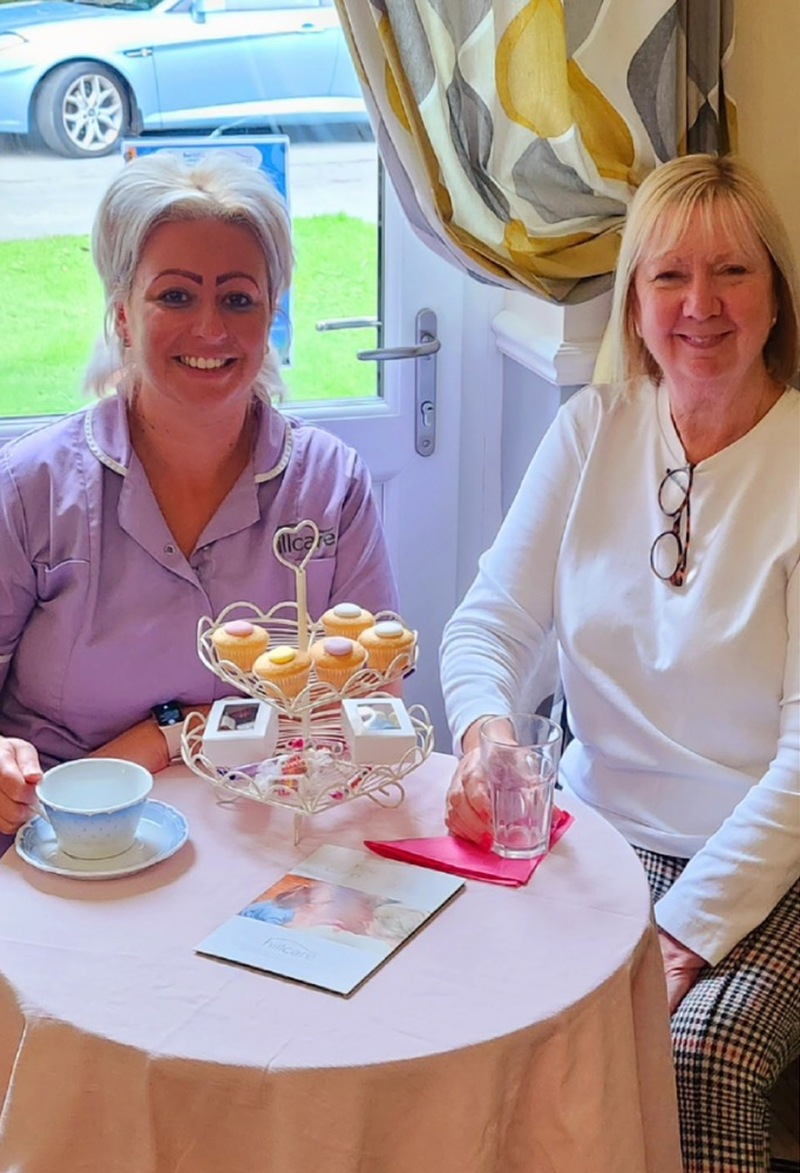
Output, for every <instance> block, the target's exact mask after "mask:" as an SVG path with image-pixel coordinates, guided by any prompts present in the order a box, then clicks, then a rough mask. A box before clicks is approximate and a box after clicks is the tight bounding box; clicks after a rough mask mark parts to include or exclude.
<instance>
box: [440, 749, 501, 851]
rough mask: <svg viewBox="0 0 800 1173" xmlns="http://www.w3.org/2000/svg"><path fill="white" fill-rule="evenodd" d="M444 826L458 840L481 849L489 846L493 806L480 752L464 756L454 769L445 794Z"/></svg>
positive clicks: (468, 753)
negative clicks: (470, 843)
mask: <svg viewBox="0 0 800 1173" xmlns="http://www.w3.org/2000/svg"><path fill="white" fill-rule="evenodd" d="M445 823H446V824H447V829H448V831H449V832H450V834H451V835H455V836H457V837H458V838H459V839H468V840H470V841H471V842H472V843H477V844H478V846H479V847H484V848H489V847H491V845H492V841H493V835H492V803H491V798H490V795H489V785H488V783H487V781H486V778H485V777H484V774H483V770H482V768H481V751H480V749H479V748H475V749H471V750H469V751H468V752H467V753H465V754H464V756H463V758H462V759H461V761H460V762H459V763H458V766H457V767H456V771H455V773H454V774H453V779H452V781H451V783H450V787H449V789H448V791H447V803H446V809H445Z"/></svg>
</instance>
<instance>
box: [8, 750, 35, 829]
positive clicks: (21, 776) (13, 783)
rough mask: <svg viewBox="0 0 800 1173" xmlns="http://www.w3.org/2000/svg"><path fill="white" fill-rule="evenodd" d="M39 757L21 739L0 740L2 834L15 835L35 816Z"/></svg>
mask: <svg viewBox="0 0 800 1173" xmlns="http://www.w3.org/2000/svg"><path fill="white" fill-rule="evenodd" d="M41 779H42V767H41V765H40V764H39V755H38V754H37V752H36V750H35V749H34V747H33V746H32V745H31V743H30V742H29V741H23V740H22V738H21V737H0V831H2V832H4V833H5V834H7V835H13V834H14V832H15V831H17V830H18V829H19V828H20V827H21V826H22V824H23V823H27V821H28V819H30V818H31V817H32V815H33V813H34V806H35V804H36V784H37V782H40V781H41Z"/></svg>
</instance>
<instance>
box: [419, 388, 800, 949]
mask: <svg viewBox="0 0 800 1173" xmlns="http://www.w3.org/2000/svg"><path fill="white" fill-rule="evenodd" d="M686 464H687V459H686V455H685V453H684V451H683V447H682V445H681V441H680V438H679V436H678V434H677V432H676V430H675V427H674V425H673V423H672V420H671V417H670V412H669V403H668V399H667V395H666V392H665V391H663V390H659V389H656V388H655V387H652V386H650V385H649V384H644V385H642V386H641V387H640V388H639V389H638V390H637V391H635V392H634V393H633V394H632V395H630V396H627V397H626V396H623V395H622V394H621V393H619V392H618V391H615V390H614V389H613V388H610V387H587V388H585V389H584V390H583V391H581V392H580V393H578V394H577V395H575V396H574V397H573V398H572V399H571V400H570V401H569V402H568V403H567V404H566V405H565V406H564V407H562V409H561V410H560V412H559V413H558V416H557V417H556V420H555V421H554V423H553V425H552V426H551V428H550V429H549V431H548V433H547V434H546V436H545V437H544V439H543V441H542V443H541V445H540V446H539V448H538V450H537V452H536V454H535V456H534V459H533V461H532V463H531V465H530V468H529V469H528V472H527V474H526V476H525V478H524V480H523V483H522V485H521V487H520V490H519V492H518V494H517V497H516V499H515V501H514V503H513V505H512V506H511V509H510V510H509V513H508V515H507V517H506V519H505V521H504V523H503V525H502V527H501V529H500V532H499V534H498V536H497V539H496V540H495V542H494V544H493V545H492V547H491V549H490V550H488V552H487V553H486V554H484V555H483V557H482V558H481V561H480V566H479V572H478V576H477V578H476V580H475V582H474V583H473V585H472V587H471V588H470V590H469V592H468V593H467V595H466V598H465V599H464V601H463V603H462V604H461V605H460V607H459V608H458V609H457V611H456V612H455V614H454V615H453V617H452V619H451V620H450V622H449V623H448V625H447V627H446V629H445V633H444V639H443V644H442V683H443V689H444V695H445V701H446V705H447V710H448V715H449V718H450V724H451V728H452V731H453V734H454V738H455V742H456V745H457V746H458V745H460V739H461V736H462V734H463V733H464V731H465V730H466V728H467V727H468V726H469V725H470V724H471V723H472V722H473V721H475V720H476V719H477V718H478V717H481V716H483V715H484V714H488V713H504V712H509V711H510V710H513V709H514V708H516V707H519V697H520V696H521V695H522V693H523V690H524V682H525V680H526V679H527V678H528V675H529V673H530V672H531V671H533V670H535V668H536V665H537V661H538V659H539V658H540V657H541V656H542V655H543V654H544V650H545V647H546V641H547V637H548V633H549V632H550V631H551V630H553V629H555V634H556V637H557V640H558V652H559V666H560V671H561V677H562V681H563V685H564V691H565V694H566V697H567V703H568V707H569V714H570V724H571V727H572V730H573V732H574V734H575V740H574V741H573V742H572V743H571V744H570V746H569V747H568V749H567V750H566V752H565V754H564V757H563V760H562V767H561V773H562V778H563V781H564V783H565V784H566V785H567V786H568V787H570V788H571V789H572V790H574V791H575V792H576V793H577V794H578V796H579V797H580V798H581V799H583V801H584V802H586V803H588V804H589V805H590V806H592V807H594V808H595V809H596V810H598V811H599V812H600V813H602V814H603V815H604V816H605V817H606V818H607V819H608V820H609V821H610V822H611V823H613V824H614V825H615V826H616V827H617V829H618V830H619V831H620V832H621V833H622V834H623V835H624V836H625V837H626V838H627V839H628V841H629V842H630V843H633V844H635V845H637V846H640V847H645V848H650V849H651V850H654V851H657V852H660V853H662V854H666V855H675V856H682V857H685V858H690V863H689V864H688V865H687V867H686V869H685V871H684V873H683V875H682V876H681V878H680V879H679V880H678V881H677V882H676V883H675V884H674V885H673V887H672V889H671V891H670V892H669V893H668V894H667V895H666V896H665V897H664V898H663V899H662V900H660V901H659V903H658V905H657V908H656V918H657V920H658V923H659V924H660V925H661V926H662V927H663V928H664V929H665V930H666V931H667V932H669V933H671V934H672V935H673V936H674V937H676V938H677V939H678V940H680V941H682V942H683V943H684V944H686V945H687V946H688V947H689V948H691V949H693V950H694V951H695V952H696V953H698V954H700V956H702V957H704V958H705V959H706V960H707V961H709V962H711V963H712V964H713V963H715V962H717V961H719V960H720V959H721V958H722V957H724V956H725V954H726V953H728V952H729V950H730V949H731V948H732V947H733V946H734V945H735V944H736V942H737V941H739V940H740V939H741V938H742V937H743V936H744V935H745V934H746V933H747V932H749V931H750V930H751V929H752V928H754V927H755V926H756V925H758V924H760V922H761V921H762V920H763V919H764V918H765V917H766V916H767V915H768V914H769V912H770V911H771V910H772V908H773V907H774V906H775V904H776V903H777V902H778V901H779V900H780V898H781V897H782V896H783V895H784V894H785V893H786V892H787V891H788V889H789V888H790V887H791V885H792V884H793V883H794V881H795V880H796V879H797V878H798V875H800V797H799V795H798V774H799V773H800V640H799V639H798V632H799V630H800V569H799V568H798V560H799V559H800V394H798V393H797V392H796V391H794V390H787V391H786V392H785V393H784V395H783V396H782V397H781V399H779V400H778V402H777V403H776V404H775V405H774V407H773V408H772V410H771V411H770V412H769V413H768V414H767V415H766V416H765V417H764V418H763V419H762V420H761V421H760V422H759V423H758V424H757V425H756V427H754V428H753V429H752V430H751V431H750V432H748V433H747V435H745V436H743V437H741V439H739V440H737V441H736V442H735V443H734V444H731V445H730V446H729V447H727V448H725V449H724V450H723V451H721V452H718V453H716V454H715V455H714V456H712V457H710V458H709V459H707V460H704V461H702V462H701V463H700V464H698V465H697V466H696V468H695V472H694V483H693V486H692V490H691V541H690V546H689V553H688V574H687V578H686V581H685V583H684V585H683V586H682V587H674V586H672V585H671V584H670V583H668V582H663V581H661V580H660V579H658V578H657V577H656V576H655V574H654V573H653V572H652V570H651V568H650V560H649V559H650V548H651V545H652V543H653V540H654V538H655V537H656V536H657V535H658V534H659V533H661V532H662V531H664V530H667V529H669V528H670V526H671V520H670V519H669V518H667V517H665V515H664V514H663V513H662V512H661V509H660V506H659V502H658V488H659V485H660V483H661V480H662V478H663V477H664V474H665V472H666V470H667V468H673V469H674V468H677V467H683V466H685V465H686Z"/></svg>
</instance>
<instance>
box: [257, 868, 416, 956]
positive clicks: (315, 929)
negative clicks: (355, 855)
mask: <svg viewBox="0 0 800 1173" xmlns="http://www.w3.org/2000/svg"><path fill="white" fill-rule="evenodd" d="M426 915H427V914H426V913H425V912H422V911H421V910H419V909H417V908H409V907H408V906H407V905H404V904H402V903H401V902H400V901H398V900H392V899H390V898H387V897H384V896H379V895H373V894H371V893H369V892H360V891H358V890H357V889H356V888H348V887H346V886H345V885H343V884H333V883H329V882H328V881H325V880H315V879H313V878H311V877H309V876H296V875H291V874H290V875H287V876H284V877H283V878H282V879H281V880H279V881H278V882H277V883H276V884H273V885H272V886H271V887H270V888H267V890H266V891H265V892H263V893H262V894H261V895H260V896H259V897H258V898H257V899H256V900H254V901H252V903H250V904H248V905H247V907H246V908H243V909H242V911H241V912H240V913H239V916H244V917H251V918H253V919H254V920H260V921H263V922H264V923H266V924H273V925H280V926H281V927H282V928H284V929H295V930H297V931H299V932H302V933H304V934H305V933H310V934H312V935H313V936H318V937H325V938H327V939H328V940H329V941H335V942H336V943H337V944H340V945H350V946H351V947H353V948H356V949H367V950H369V951H371V952H374V953H376V954H380V953H384V954H389V953H390V952H391V951H392V949H394V948H395V947H396V946H397V945H399V944H401V942H403V941H404V940H405V939H406V937H408V936H409V935H410V934H411V933H413V932H414V931H415V929H417V928H419V926H420V925H421V924H422V922H423V921H424V920H425V918H426Z"/></svg>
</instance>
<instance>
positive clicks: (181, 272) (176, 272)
mask: <svg viewBox="0 0 800 1173" xmlns="http://www.w3.org/2000/svg"><path fill="white" fill-rule="evenodd" d="M156 277H157V278H158V277H185V278H186V279H187V281H194V283H195V284H196V285H202V284H203V278H202V277H201V276H200V274H199V273H191V272H189V270H188V269H162V270H161V272H160V273H157V274H156Z"/></svg>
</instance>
